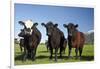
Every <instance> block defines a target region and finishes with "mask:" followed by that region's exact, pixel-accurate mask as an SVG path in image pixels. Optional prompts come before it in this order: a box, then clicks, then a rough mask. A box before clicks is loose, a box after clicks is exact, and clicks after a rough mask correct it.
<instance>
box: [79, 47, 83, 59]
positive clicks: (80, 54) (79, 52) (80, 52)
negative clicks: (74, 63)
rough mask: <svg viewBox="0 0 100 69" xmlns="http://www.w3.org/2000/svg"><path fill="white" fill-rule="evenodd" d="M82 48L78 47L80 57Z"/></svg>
mask: <svg viewBox="0 0 100 69" xmlns="http://www.w3.org/2000/svg"><path fill="white" fill-rule="evenodd" d="M82 50H83V48H79V56H80V59H81V54H82Z"/></svg>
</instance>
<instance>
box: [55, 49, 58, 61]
mask: <svg viewBox="0 0 100 69" xmlns="http://www.w3.org/2000/svg"><path fill="white" fill-rule="evenodd" d="M57 52H58V48H55V61H56V62H57Z"/></svg>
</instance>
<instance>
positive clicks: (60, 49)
mask: <svg viewBox="0 0 100 69" xmlns="http://www.w3.org/2000/svg"><path fill="white" fill-rule="evenodd" d="M62 51H63V49H62V48H60V58H62Z"/></svg>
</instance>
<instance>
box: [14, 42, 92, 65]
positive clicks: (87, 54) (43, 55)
mask: <svg viewBox="0 0 100 69" xmlns="http://www.w3.org/2000/svg"><path fill="white" fill-rule="evenodd" d="M14 51H15V52H14V57H15V58H14V60H15V62H14V64H15V65H29V64H48V63H67V62H83V61H93V60H94V45H92V44H88V45H85V46H84V48H83V53H82V59H81V60H79V59H75V50H74V48H73V49H72V53H71V56H72V58H70V59H69V58H68V47H67V48H66V52H65V54H63V57H62V58H63V59H60V58H59V53H58V61H57V62H55V61H54V57H53V59H52V60H50V59H49V55H50V53H49V52H48V51H47V48H46V46H45V45H44V44H40V45H39V46H38V48H37V52H36V60H35V61H32V60H30V59H27V60H26V61H25V62H23V61H22V54H21V51H20V47H19V45H18V44H15V50H14ZM53 56H54V55H53Z"/></svg>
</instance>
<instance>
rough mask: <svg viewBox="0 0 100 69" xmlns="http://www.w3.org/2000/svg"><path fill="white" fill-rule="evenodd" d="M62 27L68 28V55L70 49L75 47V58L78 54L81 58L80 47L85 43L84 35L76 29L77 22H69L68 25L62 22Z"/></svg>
mask: <svg viewBox="0 0 100 69" xmlns="http://www.w3.org/2000/svg"><path fill="white" fill-rule="evenodd" d="M64 27H65V28H67V30H68V45H69V54H68V56H69V57H70V53H71V49H72V48H76V49H75V52H76V58H77V57H78V50H79V56H80V58H81V54H82V49H83V47H84V43H85V36H84V34H83V33H82V32H80V31H78V30H77V27H78V24H76V25H74V24H73V23H69V24H68V25H66V24H64Z"/></svg>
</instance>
